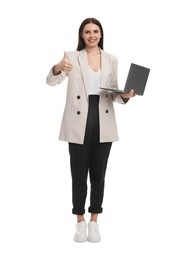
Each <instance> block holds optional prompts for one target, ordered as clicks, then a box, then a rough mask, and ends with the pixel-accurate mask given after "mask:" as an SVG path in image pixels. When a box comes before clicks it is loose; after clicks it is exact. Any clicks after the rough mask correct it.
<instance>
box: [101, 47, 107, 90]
mask: <svg viewBox="0 0 178 260" xmlns="http://www.w3.org/2000/svg"><path fill="white" fill-rule="evenodd" d="M108 70H109V67H108V59H107V56H106V54H105V53H104V51H103V50H101V82H100V87H104V86H105V82H106V79H107V76H108Z"/></svg>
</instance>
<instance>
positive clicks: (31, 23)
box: [0, 0, 178, 260]
mask: <svg viewBox="0 0 178 260" xmlns="http://www.w3.org/2000/svg"><path fill="white" fill-rule="evenodd" d="M3 2H4V3H3ZM87 17H95V18H97V19H98V20H100V22H101V23H102V25H103V28H104V38H105V39H104V49H105V51H107V52H109V53H112V54H114V55H115V56H117V58H118V61H119V68H118V81H119V85H120V88H121V89H122V87H123V86H124V83H125V79H126V75H127V72H128V68H129V65H130V63H131V62H134V63H137V64H140V65H143V66H146V67H150V68H151V72H150V76H149V79H148V82H147V86H146V90H145V94H144V96H143V97H139V96H137V97H135V98H134V99H132V100H131V101H130V102H129V103H128V104H127V105H126V106H122V105H118V104H115V111H116V116H117V122H118V130H119V136H120V141H119V142H117V143H114V144H113V147H112V151H111V155H110V158H109V162H108V169H107V176H106V189H105V198H104V203H103V207H104V212H103V214H101V215H100V217H99V223H100V230H101V234H102V242H101V243H99V244H91V243H83V244H77V243H75V242H73V235H74V231H75V223H76V219H75V216H74V215H72V214H71V208H72V205H71V177H70V168H69V155H68V146H67V143H64V142H59V141H58V134H59V129H60V122H61V117H62V113H63V108H64V104H65V94H66V84H67V81H65V82H64V83H63V84H62V85H60V86H56V87H54V88H52V87H49V86H48V85H47V84H46V76H47V74H48V72H49V70H50V68H51V67H52V66H53V65H54V64H55V63H57V62H58V61H59V60H60V59H61V58H62V57H63V51H71V50H75V49H76V47H77V42H78V28H79V25H80V23H81V22H82V21H83V20H84V19H85V18H87ZM177 24H178V18H177V6H176V1H174V0H169V1H164V0H155V1H144V0H136V1H133V0H124V1H120V0H119V1H115V0H110V1H96V0H91V1H83V2H82V1H81V2H80V1H78V0H75V1H59V0H58V1H57V0H50V1H49V0H44V1H42V2H41V1H37V0H36V1H22V0H17V1H10V0H9V1H8V0H7V1H1V4H0V27H1V30H0V32H1V41H0V66H1V68H0V69H1V80H0V114H1V116H0V123H1V126H0V131H1V134H0V150H1V154H0V158H1V162H0V168H1V169H0V247H1V248H0V259H2V260H6V259H8V260H13V259H18V260H21V259H23V260H24V259H25V260H28V259H30V260H32V259H33V260H37V259H38V260H39V259H43V260H46V259H50V260H51V259H53V260H55V259H71V258H72V259H86V260H88V259H91V258H93V259H101V258H104V257H105V259H107V258H109V257H110V256H111V254H112V256H114V258H115V259H121V260H131V259H136V260H143V259H144V260H146V259H149V260H150V259H151V260H158V259H171V260H174V259H175V260H177V259H178V251H177V250H178V222H177V219H178V208H177V206H178V201H177V198H178V188H177V187H178V177H177V174H178V166H177V152H178V151H177V145H178V137H177V132H178V128H177V110H178V108H177V95H178V91H177V88H178V79H177V60H178V52H177V46H178V40H177V38H176V35H177ZM87 207H88V199H87V203H86V208H87ZM86 221H87V222H88V221H89V215H88V213H87V214H86Z"/></svg>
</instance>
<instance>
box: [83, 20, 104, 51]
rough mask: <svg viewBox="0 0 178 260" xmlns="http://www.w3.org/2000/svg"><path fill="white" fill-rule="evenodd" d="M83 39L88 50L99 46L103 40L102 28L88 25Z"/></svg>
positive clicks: (92, 24)
mask: <svg viewBox="0 0 178 260" xmlns="http://www.w3.org/2000/svg"><path fill="white" fill-rule="evenodd" d="M82 38H83V40H84V42H85V44H86V47H88V48H94V47H96V46H98V43H99V42H100V39H101V31H100V27H99V26H98V25H96V24H94V23H88V24H86V25H85V26H84V28H83V32H82Z"/></svg>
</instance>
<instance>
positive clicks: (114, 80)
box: [111, 57, 126, 104]
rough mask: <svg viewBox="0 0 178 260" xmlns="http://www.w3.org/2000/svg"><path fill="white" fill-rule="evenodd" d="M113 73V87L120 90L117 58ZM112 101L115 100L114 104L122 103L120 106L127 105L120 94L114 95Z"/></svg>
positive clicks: (114, 62)
mask: <svg viewBox="0 0 178 260" xmlns="http://www.w3.org/2000/svg"><path fill="white" fill-rule="evenodd" d="M112 71H113V75H112V83H111V87H117V88H118V89H119V87H118V80H117V77H118V60H117V58H116V57H115V58H114V60H113V68H112ZM112 99H113V101H114V102H117V103H120V104H125V103H126V102H124V100H123V99H122V98H121V96H120V94H117V93H112Z"/></svg>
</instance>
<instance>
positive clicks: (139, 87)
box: [101, 63, 150, 95]
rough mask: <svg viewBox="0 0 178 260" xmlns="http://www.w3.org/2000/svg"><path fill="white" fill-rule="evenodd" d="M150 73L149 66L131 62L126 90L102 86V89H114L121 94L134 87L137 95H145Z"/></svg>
mask: <svg viewBox="0 0 178 260" xmlns="http://www.w3.org/2000/svg"><path fill="white" fill-rule="evenodd" d="M149 73H150V69H149V68H146V67H143V66H140V65H138V64H134V63H131V65H130V69H129V73H128V76H127V80H126V83H125V87H124V90H118V89H116V88H101V89H103V90H107V91H114V92H116V93H119V94H124V93H128V92H129V91H130V90H131V89H133V90H134V91H135V93H136V94H137V95H143V94H144V91H145V87H146V83H147V80H148V76H149Z"/></svg>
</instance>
